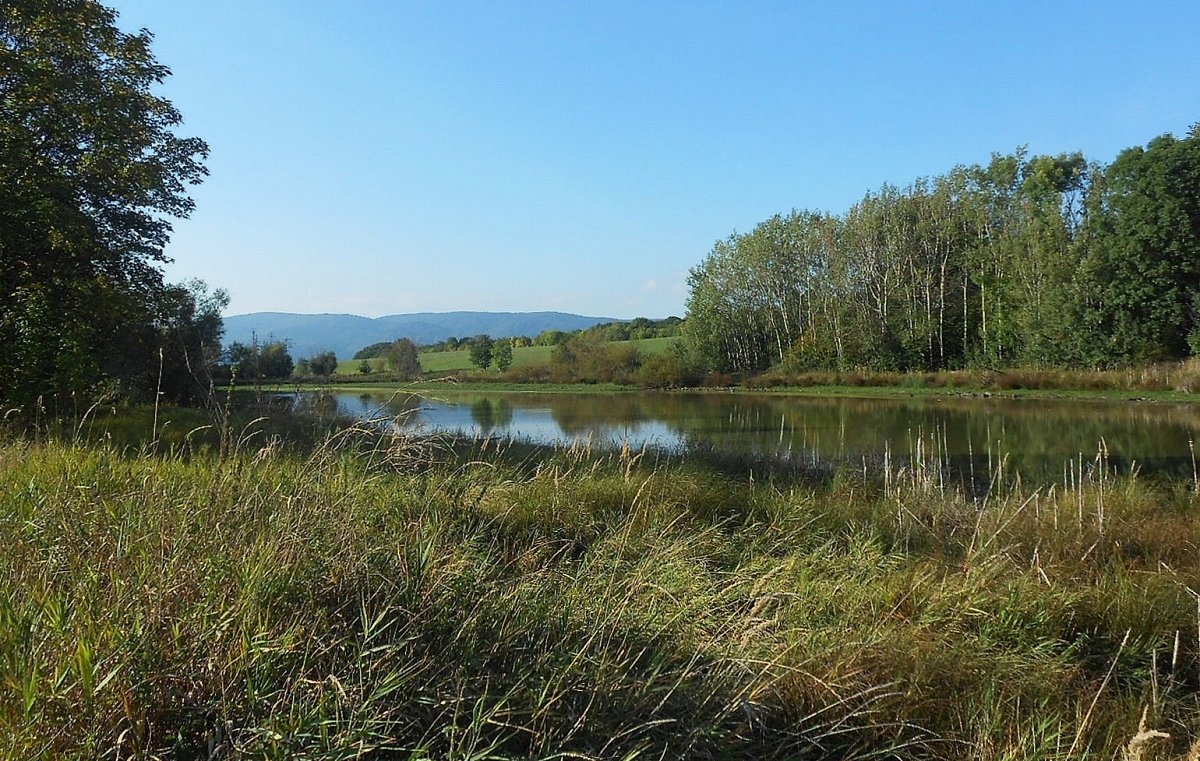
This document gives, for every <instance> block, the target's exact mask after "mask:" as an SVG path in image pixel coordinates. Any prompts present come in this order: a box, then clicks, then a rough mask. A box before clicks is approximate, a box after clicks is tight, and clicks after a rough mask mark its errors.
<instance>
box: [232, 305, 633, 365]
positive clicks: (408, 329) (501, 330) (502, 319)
mask: <svg viewBox="0 0 1200 761" xmlns="http://www.w3.org/2000/svg"><path fill="white" fill-rule="evenodd" d="M605 322H614V319H613V318H611V317H585V316H583V315H578V314H566V313H563V312H422V313H416V314H393V315H387V316H386V317H374V318H372V317H360V316H358V315H353V314H293V313H290V312H254V313H252V314H240V315H233V316H231V317H226V318H225V344H226V345H229V344H232V343H234V342H240V343H249V342H250V341H251V340H252V339H253V337H254V336H257V337H258V340H259V341H260V342H261V341H266V340H275V339H283V340H286V341H287V342H288V345H289V346H290V347H291V353H292V356H293V357H296V358H299V357H310V356H312V355H313V354H316V353H317V352H321V351H333V352H334V353H336V354H337V355H338V357H339V358H341V359H349V358H350V357H352V356H353V355H354V353H355V352H356V351H358V350H359V349H361V348H362V347H364V346H366V345H368V344H372V343H376V342H378V341H393V340H395V339H397V338H409V339H411V340H413V341H414V342H416V343H418V344H428V343H436V342H438V341H443V340H445V339H447V338H450V337H451V336H454V337H459V338H461V337H462V336H474V335H479V334H481V333H486V334H488V335H490V336H492V337H494V338H501V337H504V336H535V335H537V334H538V333H541V332H542V331H544V330H563V331H572V330H580V329H582V328H590V327H591V326H593V325H599V324H601V323H605Z"/></svg>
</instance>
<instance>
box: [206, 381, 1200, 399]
mask: <svg viewBox="0 0 1200 761" xmlns="http://www.w3.org/2000/svg"><path fill="white" fill-rule="evenodd" d="M226 390H227V389H226ZM235 390H237V391H242V392H245V391H253V390H254V388H253V387H248V386H242V387H238V388H237V389H235ZM261 390H262V391H264V392H268V393H280V392H314V391H324V392H330V393H359V394H363V393H368V394H378V393H396V392H404V393H413V394H420V393H426V392H434V391H436V392H445V393H483V392H492V393H503V394H581V395H624V394H714V395H715V394H737V395H745V396H806V397H824V398H867V399H937V398H939V397H942V398H954V399H1010V400H1011V399H1040V400H1054V401H1106V402H1139V403H1151V402H1152V403H1171V404H1188V403H1194V402H1200V394H1195V393H1188V392H1185V391H1175V390H1165V391H1147V390H1127V389H1049V388H1021V389H988V388H982V387H967V386H963V387H956V386H951V387H946V386H903V385H901V386H896V385H891V386H845V385H840V386H837V385H817V386H778V387H775V388H761V389H759V388H745V387H741V386H729V387H719V388H718V387H697V388H678V389H653V388H641V387H638V386H622V385H617V384H611V383H609V384H587V383H546V384H535V383H503V382H497V383H490V382H479V381H450V380H445V381H437V380H435V381H415V382H387V381H380V382H376V383H371V382H368V383H329V384H321V383H295V384H285V383H272V384H264V385H263V386H262V387H261Z"/></svg>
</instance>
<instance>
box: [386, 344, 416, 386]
mask: <svg viewBox="0 0 1200 761" xmlns="http://www.w3.org/2000/svg"><path fill="white" fill-rule="evenodd" d="M384 357H385V358H386V359H387V363H388V366H389V367H390V368H391V370H392V373H394V374H395V375H396V376H397V377H398V378H400V379H401V380H412V379H413V378H416V377H418V376H419V375H420V374H421V360H420V358H419V357H418V356H417V346H416V344H414V343H413V342H412V341H410V340H409V339H407V338H399V339H397V340H395V341H393V342H392V343H391V344H390V345H389V346H388V348H387V351H386V352H384Z"/></svg>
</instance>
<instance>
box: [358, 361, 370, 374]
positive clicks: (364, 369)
mask: <svg viewBox="0 0 1200 761" xmlns="http://www.w3.org/2000/svg"><path fill="white" fill-rule="evenodd" d="M358 374H359V375H370V374H371V363H370V362H368V361H367V360H365V359H364V360H363V361H362V362H360V363H359V364H358Z"/></svg>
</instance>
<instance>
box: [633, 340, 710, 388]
mask: <svg viewBox="0 0 1200 761" xmlns="http://www.w3.org/2000/svg"><path fill="white" fill-rule="evenodd" d="M678 348H679V350H678V351H665V352H660V353H657V354H650V355H648V356H646V357H645V358H643V359H642V364H641V367H639V368H638V371H637V376H636V378H637V384H638V385H639V386H642V387H644V388H691V387H694V386H699V385H700V384H701V383H702V382H703V380H704V373H703V372H702V371H701V369H700V367H699V364H698V363H697V362H696V360H695V359H694V358H693V357H691V356H689V355H688V354H687V353H686V351H685V350H683V347H682V346H680V347H678Z"/></svg>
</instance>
